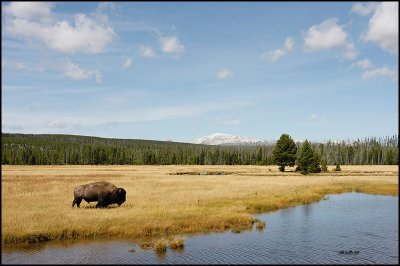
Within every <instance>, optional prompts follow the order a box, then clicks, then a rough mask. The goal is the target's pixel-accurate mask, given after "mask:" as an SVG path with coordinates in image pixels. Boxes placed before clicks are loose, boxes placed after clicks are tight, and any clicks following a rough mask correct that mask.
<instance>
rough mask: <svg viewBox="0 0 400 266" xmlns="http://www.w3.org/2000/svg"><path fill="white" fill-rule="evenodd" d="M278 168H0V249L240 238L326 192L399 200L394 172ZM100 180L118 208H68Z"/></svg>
mask: <svg viewBox="0 0 400 266" xmlns="http://www.w3.org/2000/svg"><path fill="white" fill-rule="evenodd" d="M328 168H329V169H332V168H333V166H329V167H328ZM277 169H278V167H276V166H273V167H272V166H2V218H1V219H2V243H3V244H13V243H21V242H28V243H30V242H39V241H47V240H52V239H69V238H89V237H103V236H121V237H129V238H142V237H164V236H170V235H175V234H182V233H183V234H184V233H196V232H209V231H223V230H232V231H235V232H238V231H241V230H244V229H248V228H251V226H252V224H253V223H254V217H253V214H254V213H260V212H268V211H272V210H277V209H280V208H287V207H291V206H296V205H299V204H308V203H311V202H315V201H319V200H321V199H322V198H323V197H324V195H325V194H330V193H341V192H347V191H358V192H365V193H370V194H383V195H393V196H395V195H396V196H397V195H398V167H397V166H342V171H341V172H332V171H331V172H328V173H321V174H317V175H308V176H303V175H300V174H298V173H294V172H285V173H280V172H278V170H277ZM288 170H289V171H290V168H289V169H288ZM180 173H184V174H180ZM213 173H217V174H213ZM101 180H106V181H109V182H112V183H114V184H115V185H116V186H117V187H123V188H124V189H125V190H126V191H127V201H126V202H125V203H124V204H123V205H122V206H121V207H119V208H116V207H115V208H114V206H110V207H109V208H108V209H95V208H94V205H95V203H91V204H87V203H86V202H84V201H83V202H82V204H81V208H80V209H78V208H74V209H73V208H71V203H72V200H73V190H74V187H75V186H78V185H81V184H85V183H90V182H95V181H101Z"/></svg>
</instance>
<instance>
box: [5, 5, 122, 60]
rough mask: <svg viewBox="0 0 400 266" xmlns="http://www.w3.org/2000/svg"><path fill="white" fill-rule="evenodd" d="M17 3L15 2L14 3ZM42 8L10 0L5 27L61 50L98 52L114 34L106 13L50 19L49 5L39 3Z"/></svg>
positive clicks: (16, 33) (14, 32) (17, 34)
mask: <svg viewBox="0 0 400 266" xmlns="http://www.w3.org/2000/svg"><path fill="white" fill-rule="evenodd" d="M17 4H18V5H17ZM42 6H44V7H46V8H44V11H43V10H42V11H38V10H36V9H38V8H39V7H38V6H37V5H35V4H33V3H29V2H12V3H10V4H9V5H8V6H7V7H6V14H7V15H8V16H7V20H6V30H7V31H8V32H9V33H10V34H12V35H15V36H19V37H23V38H26V39H30V40H33V39H36V40H39V41H41V42H43V43H44V44H45V45H46V46H47V47H49V48H52V49H55V50H57V51H60V52H64V53H89V54H93V53H100V52H102V51H104V50H105V48H106V47H107V46H108V45H109V44H110V43H111V42H112V40H113V39H114V37H115V33H114V31H113V29H112V28H111V27H110V26H108V24H107V20H106V19H105V18H106V16H105V15H103V16H99V14H93V15H92V17H93V18H90V17H89V16H87V15H85V14H76V15H75V19H74V22H70V21H67V20H53V19H51V20H50V19H47V20H43V18H48V17H50V16H51V5H49V4H42ZM38 18H40V19H39V20H38Z"/></svg>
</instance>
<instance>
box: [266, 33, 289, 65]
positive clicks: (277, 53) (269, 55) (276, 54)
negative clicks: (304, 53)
mask: <svg viewBox="0 0 400 266" xmlns="http://www.w3.org/2000/svg"><path fill="white" fill-rule="evenodd" d="M293 44H294V42H293V39H292V38H291V37H288V38H286V40H285V43H284V44H283V47H282V48H279V49H276V50H274V51H271V52H266V53H263V54H262V55H261V57H262V58H264V59H267V60H269V61H270V62H271V63H273V62H276V61H277V60H279V59H280V58H281V57H283V56H284V55H285V54H287V53H289V52H291V51H292V49H293Z"/></svg>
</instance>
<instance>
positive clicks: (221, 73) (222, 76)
mask: <svg viewBox="0 0 400 266" xmlns="http://www.w3.org/2000/svg"><path fill="white" fill-rule="evenodd" d="M215 75H216V76H217V78H219V79H227V78H231V77H233V75H234V73H233V72H232V71H230V70H228V69H222V70H220V71H218V72H217V73H215Z"/></svg>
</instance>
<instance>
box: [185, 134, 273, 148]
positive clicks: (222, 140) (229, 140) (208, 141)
mask: <svg viewBox="0 0 400 266" xmlns="http://www.w3.org/2000/svg"><path fill="white" fill-rule="evenodd" d="M275 142H276V141H271V140H260V139H256V138H250V137H245V136H236V135H230V134H224V133H213V134H210V135H208V136H205V137H201V138H197V139H194V140H193V141H192V143H193V144H205V145H223V146H231V145H243V146H256V145H266V144H274V143H275Z"/></svg>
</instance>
